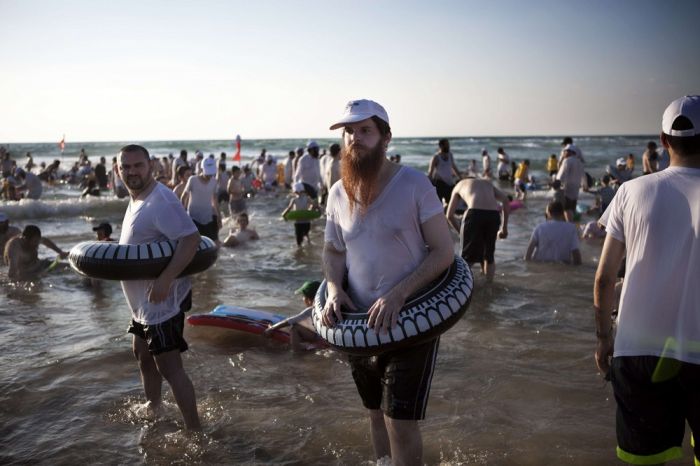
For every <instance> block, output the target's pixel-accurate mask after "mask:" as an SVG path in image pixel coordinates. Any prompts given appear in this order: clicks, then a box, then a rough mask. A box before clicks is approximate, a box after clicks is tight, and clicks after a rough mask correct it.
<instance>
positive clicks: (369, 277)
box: [325, 166, 443, 308]
mask: <svg viewBox="0 0 700 466" xmlns="http://www.w3.org/2000/svg"><path fill="white" fill-rule="evenodd" d="M326 214H327V221H326V232H325V241H326V242H327V243H331V244H332V245H333V247H334V248H335V249H336V250H338V251H341V252H345V263H346V267H347V270H348V283H349V287H348V294H349V295H350V298H351V299H352V300H353V302H354V303H355V304H356V305H357V306H360V307H361V308H368V307H369V306H371V305H372V304H373V303H374V302H375V301H376V300H377V299H378V298H379V297H381V296H383V295H385V294H386V293H387V292H388V291H389V290H391V289H392V288H393V287H394V286H395V285H396V284H397V283H399V282H400V281H401V280H402V279H404V278H405V277H406V276H408V275H409V274H410V273H412V272H413V271H414V270H415V269H416V268H417V267H418V266H419V265H420V264H421V263H422V262H423V260H424V259H425V257H426V256H427V255H428V252H429V251H428V248H427V246H426V244H425V239H424V238H423V234H422V232H421V224H423V223H425V222H426V221H427V220H429V219H430V218H432V217H433V216H435V215H443V207H442V203H441V202H440V200H439V199H438V197H437V193H436V191H435V187H433V185H432V184H431V183H430V181H429V180H428V177H427V176H425V175H424V174H423V173H420V172H418V171H417V170H414V169H413V168H409V167H406V166H402V167H401V168H400V169H399V171H398V172H396V173H395V174H394V176H393V178H392V179H391V180H389V183H388V184H387V186H386V187H385V188H384V190H383V191H382V192H381V194H380V195H379V197H378V198H377V199H376V200H375V201H374V202H373V203H372V204H371V205H370V206H369V207H368V208H367V210H366V212H365V213H364V215H363V216H360V214H359V208H358V206H355V208H354V209H353V212H352V215H351V214H350V207H349V202H348V196H347V194H346V192H345V189H344V188H343V183H336V184H334V185H333V187H332V188H331V190H330V193H329V194H328V203H327V212H326Z"/></svg>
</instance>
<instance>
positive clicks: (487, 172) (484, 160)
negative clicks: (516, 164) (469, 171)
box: [481, 147, 493, 180]
mask: <svg viewBox="0 0 700 466" xmlns="http://www.w3.org/2000/svg"><path fill="white" fill-rule="evenodd" d="M481 167H482V171H481V177H482V178H486V179H488V180H490V179H491V178H493V173H491V156H490V155H489V151H488V150H486V148H485V147H484V148H483V149H481Z"/></svg>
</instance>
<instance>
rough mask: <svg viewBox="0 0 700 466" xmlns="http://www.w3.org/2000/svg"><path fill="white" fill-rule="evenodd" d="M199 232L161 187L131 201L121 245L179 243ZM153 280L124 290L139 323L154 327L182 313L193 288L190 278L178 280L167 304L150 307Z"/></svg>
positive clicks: (134, 282) (128, 285)
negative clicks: (184, 237)
mask: <svg viewBox="0 0 700 466" xmlns="http://www.w3.org/2000/svg"><path fill="white" fill-rule="evenodd" d="M196 232H197V227H195V225H194V223H192V219H190V217H189V216H188V215H187V212H185V209H184V208H183V207H182V204H181V203H180V201H179V200H178V198H177V196H175V194H173V192H172V191H171V190H169V189H168V188H167V187H165V186H164V185H162V184H160V183H156V187H155V188H153V191H151V193H150V194H149V195H148V197H146V199H144V200H142V201H134V200H133V199H131V201H130V202H129V206H128V207H127V209H126V213H125V214H124V221H123V222H122V232H121V236H120V237H119V244H146V243H151V242H153V241H163V240H165V239H170V240H177V239H179V238H182V237H183V236H187V235H190V234H192V233H196ZM151 283H153V281H152V280H129V281H123V282H121V284H122V289H123V290H124V296H125V297H126V302H127V304H128V305H129V308H130V309H131V315H132V317H133V319H134V320H135V321H136V322H140V323H142V324H144V325H154V324H158V323H160V322H164V321H166V320H168V319H170V318H171V317H173V316H175V315H177V314H178V313H179V312H180V303H181V302H182V300H183V299H184V298H185V296H187V293H189V292H190V290H191V289H192V286H191V285H190V279H189V278H188V277H183V278H178V279H175V281H174V282H173V284H172V286H171V287H170V293H169V294H168V297H167V298H166V299H165V301H163V302H160V303H157V304H155V303H149V302H148V294H147V289H148V287H149V286H150V285H151Z"/></svg>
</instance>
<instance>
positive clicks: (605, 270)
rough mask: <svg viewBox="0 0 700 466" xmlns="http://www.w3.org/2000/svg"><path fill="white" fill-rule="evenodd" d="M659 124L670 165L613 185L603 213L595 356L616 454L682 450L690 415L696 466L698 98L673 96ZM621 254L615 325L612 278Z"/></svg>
mask: <svg viewBox="0 0 700 466" xmlns="http://www.w3.org/2000/svg"><path fill="white" fill-rule="evenodd" d="M661 128H662V133H661V142H662V144H663V146H664V147H665V148H666V149H667V150H668V152H669V154H670V157H671V165H670V166H669V168H667V169H665V170H664V171H661V172H656V173H652V174H649V175H646V176H642V177H639V178H635V179H633V180H630V181H628V182H626V183H625V184H623V185H622V186H620V189H618V191H617V194H616V195H615V197H614V198H613V200H612V202H611V203H610V206H609V207H608V209H607V210H606V212H605V215H604V216H603V217H602V218H601V219H600V222H601V223H603V224H604V225H605V227H606V232H607V236H606V238H605V244H604V245H603V253H602V255H601V258H600V263H599V264H598V271H597V273H596V278H595V287H594V292H593V306H594V310H595V319H596V336H597V340H598V342H597V346H596V352H595V357H596V364H597V365H598V369H599V370H600V371H601V372H602V373H603V374H606V376H607V377H608V378H610V380H611V381H612V385H613V390H614V393H615V400H616V401H617V429H616V431H617V442H618V446H617V456H618V458H620V459H621V460H623V461H626V462H628V463H633V464H660V463H665V462H668V461H673V460H675V459H677V458H680V457H681V456H682V454H683V452H682V448H681V445H682V443H683V437H684V430H685V424H686V421H687V423H688V424H689V426H690V429H691V430H692V433H693V435H694V437H695V443H694V453H695V464H696V465H697V464H700V441H698V440H699V439H698V433H700V317H699V316H700V314H699V313H698V310H700V286H698V284H699V283H700V96H697V95H696V96H686V97H682V98H680V99H677V100H674V101H673V102H671V104H670V105H669V106H668V107H667V108H666V111H665V112H664V114H663V118H662V125H661ZM625 256H626V267H625V269H626V274H625V280H624V285H623V287H622V295H621V297H620V304H619V309H618V318H617V332H616V333H615V332H613V326H612V311H613V308H614V307H615V282H616V278H617V272H618V270H619V268H620V264H621V263H622V259H623V258H624V257H625ZM611 358H612V359H611ZM686 464H689V463H686Z"/></svg>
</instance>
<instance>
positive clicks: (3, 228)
mask: <svg viewBox="0 0 700 466" xmlns="http://www.w3.org/2000/svg"><path fill="white" fill-rule="evenodd" d="M20 233H21V230H20V229H19V228H17V227H13V226H10V218H9V217H8V216H7V215H6V214H5V213H3V212H0V252H3V251H5V245H6V244H7V242H8V241H9V240H10V238H12V237H13V236H17V235H19V234H20Z"/></svg>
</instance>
